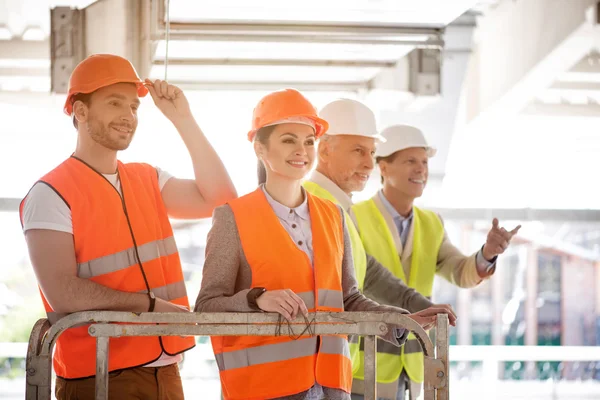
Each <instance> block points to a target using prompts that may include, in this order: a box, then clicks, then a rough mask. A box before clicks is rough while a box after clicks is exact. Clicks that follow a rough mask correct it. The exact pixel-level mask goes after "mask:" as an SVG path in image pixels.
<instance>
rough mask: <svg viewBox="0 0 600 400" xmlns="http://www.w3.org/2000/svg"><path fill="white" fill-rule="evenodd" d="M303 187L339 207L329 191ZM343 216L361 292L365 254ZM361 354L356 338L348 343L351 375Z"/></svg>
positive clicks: (308, 184)
mask: <svg viewBox="0 0 600 400" xmlns="http://www.w3.org/2000/svg"><path fill="white" fill-rule="evenodd" d="M303 186H304V188H305V189H306V190H308V192H309V193H311V194H313V195H315V196H317V197H320V198H322V199H325V200H329V201H331V202H333V203H335V204H337V205H340V203H339V201H338V200H337V199H336V198H335V197H334V196H333V195H332V194H331V193H329V191H327V190H326V189H324V188H323V187H321V186H319V185H318V184H316V183H314V182H311V181H305V182H304V183H303ZM344 216H345V218H346V226H347V227H348V234H349V235H350V243H351V245H352V260H353V261H354V271H355V272H356V280H357V281H358V290H360V291H361V292H362V290H363V286H364V284H365V276H366V274H367V253H366V252H365V248H364V246H363V243H362V241H361V239H360V235H359V234H358V231H357V230H356V227H355V226H354V222H353V221H352V218H350V215H348V213H347V212H346V210H344ZM360 357H361V353H360V351H359V342H358V338H357V337H356V338H353V340H351V341H350V359H351V360H352V373H353V374H355V373H357V372H358V368H359V367H360V364H361V363H360Z"/></svg>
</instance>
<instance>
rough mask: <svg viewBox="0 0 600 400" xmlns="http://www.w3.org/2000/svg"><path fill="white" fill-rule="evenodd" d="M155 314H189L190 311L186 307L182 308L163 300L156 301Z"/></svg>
mask: <svg viewBox="0 0 600 400" xmlns="http://www.w3.org/2000/svg"><path fill="white" fill-rule="evenodd" d="M154 312H160V313H166V312H168V313H173V312H180V313H181V312H183V313H185V312H187V313H189V312H190V310H189V309H188V308H187V307H185V306H180V305H177V304H173V303H171V302H168V301H166V300H163V299H159V298H157V299H156V304H155V305H154Z"/></svg>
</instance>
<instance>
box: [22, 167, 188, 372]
mask: <svg viewBox="0 0 600 400" xmlns="http://www.w3.org/2000/svg"><path fill="white" fill-rule="evenodd" d="M156 171H157V172H158V187H159V188H160V190H162V189H163V187H164V186H165V184H166V183H167V181H168V180H169V179H171V178H172V177H173V175H171V174H169V173H168V172H166V171H163V170H161V169H160V168H156ZM102 175H103V176H104V177H105V178H106V179H107V180H108V181H109V182H110V183H111V184H112V185H113V186H114V187H115V188H116V189H117V191H118V192H119V194H121V182H120V180H119V174H102ZM29 229H48V230H53V231H60V232H67V233H70V234H73V219H72V217H71V210H70V209H69V207H68V206H67V204H66V203H65V202H64V201H63V199H61V198H60V196H59V195H58V194H57V193H56V192H55V191H54V190H53V189H52V188H51V187H50V186H48V185H46V184H45V183H42V182H38V183H36V184H35V185H34V186H33V187H32V188H31V190H30V191H29V194H28V195H27V199H26V200H25V204H23V232H26V231H28V230H29ZM182 358H183V357H182V355H181V354H178V355H176V356H170V355H168V354H165V353H162V354H161V356H160V358H159V359H158V360H156V361H155V362H153V363H151V364H148V365H145V367H162V366H164V365H170V364H174V363H176V362H180V361H181V360H182Z"/></svg>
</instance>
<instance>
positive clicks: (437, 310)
mask: <svg viewBox="0 0 600 400" xmlns="http://www.w3.org/2000/svg"><path fill="white" fill-rule="evenodd" d="M438 314H448V320H449V321H450V325H452V326H456V313H455V312H454V310H453V309H452V307H451V306H450V305H449V304H436V305H433V306H431V307H429V308H426V309H424V310H421V311H419V312H416V313H413V314H409V315H407V317H409V318H411V319H412V320H414V321H415V322H416V323H417V324H419V325H421V327H423V329H425V330H429V329H431V328H433V327H434V326H435V322H436V317H437V315H438Z"/></svg>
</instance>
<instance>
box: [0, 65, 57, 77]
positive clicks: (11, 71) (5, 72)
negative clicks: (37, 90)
mask: <svg viewBox="0 0 600 400" xmlns="http://www.w3.org/2000/svg"><path fill="white" fill-rule="evenodd" d="M0 76H24V77H50V68H49V67H48V68H18V67H0Z"/></svg>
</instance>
